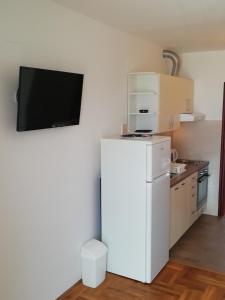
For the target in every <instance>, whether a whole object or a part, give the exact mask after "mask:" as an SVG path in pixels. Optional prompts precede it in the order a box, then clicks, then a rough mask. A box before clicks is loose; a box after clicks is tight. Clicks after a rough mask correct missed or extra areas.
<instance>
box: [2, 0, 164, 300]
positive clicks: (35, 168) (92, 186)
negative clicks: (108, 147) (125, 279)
mask: <svg viewBox="0 0 225 300" xmlns="http://www.w3.org/2000/svg"><path fill="white" fill-rule="evenodd" d="M0 24H1V26H0V53H1V55H0V66H1V67H0V137H1V146H0V233H1V234H0V240H1V246H0V266H1V268H0V275H1V277H0V299H4V300H13V299H18V300H31V299H32V300H51V299H55V298H56V297H57V296H59V295H60V294H61V293H62V292H64V291H65V290H66V289H67V288H69V287H70V286H71V285H73V284H74V283H75V282H76V281H77V280H79V279H80V275H81V274H80V261H79V250H80V246H81V244H82V243H83V242H84V241H86V240H87V239H89V238H92V237H95V236H96V237H98V236H99V232H100V224H99V176H100V151H99V150H100V148H99V141H100V138H101V137H103V136H105V135H108V134H118V133H119V132H120V125H121V123H123V122H125V121H126V118H125V116H126V75H127V72H128V71H138V70H144V71H145V70H151V71H161V72H163V71H164V62H163V61H162V59H161V49H160V48H159V47H157V46H154V45H152V44H150V43H147V42H144V41H143V40H139V39H136V38H134V37H133V36H131V35H128V34H125V33H122V32H119V31H117V30H114V29H113V28H111V27H107V26H104V25H101V24H100V23H98V22H96V21H94V20H91V19H88V18H87V17H84V16H82V15H79V14H75V13H73V12H72V11H70V10H68V9H66V8H64V7H62V6H60V5H58V4H56V3H54V2H52V1H46V0H45V1H44V0H39V1H35V0H21V1H13V0H4V1H1V9H0ZM19 65H27V66H36V67H43V68H50V69H57V70H66V71H69V72H80V73H84V74H85V81H84V91H83V100H82V111H81V120H80V125H79V126H72V127H64V128H56V129H47V130H37V131H30V132H21V133H18V132H16V104H15V103H14V92H15V90H16V88H17V84H18V67H19Z"/></svg>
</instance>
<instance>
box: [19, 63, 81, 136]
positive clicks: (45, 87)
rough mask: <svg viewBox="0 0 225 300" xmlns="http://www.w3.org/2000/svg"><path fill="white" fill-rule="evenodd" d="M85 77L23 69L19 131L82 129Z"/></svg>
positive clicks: (20, 72) (20, 79)
mask: <svg viewBox="0 0 225 300" xmlns="http://www.w3.org/2000/svg"><path fill="white" fill-rule="evenodd" d="M83 77H84V75H83V74H75V73H68V72H61V71H53V70H45V69H38V68H30V67H20V71H19V88H18V91H17V101H18V113H17V131H25V130H34V129H44V128H52V127H62V126H69V125H78V124H79V121H80V108H81V98H82V89H83Z"/></svg>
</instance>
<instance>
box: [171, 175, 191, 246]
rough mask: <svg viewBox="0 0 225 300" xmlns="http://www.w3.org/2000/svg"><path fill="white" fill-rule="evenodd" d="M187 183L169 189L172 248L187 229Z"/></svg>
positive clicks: (183, 182)
mask: <svg viewBox="0 0 225 300" xmlns="http://www.w3.org/2000/svg"><path fill="white" fill-rule="evenodd" d="M186 190H187V183H186V180H183V181H182V182H181V183H179V184H177V185H175V186H174V187H173V188H171V211H170V212H171V215H170V216H171V218H170V220H171V222H170V247H172V246H173V245H174V244H175V243H176V242H177V241H178V240H179V238H180V237H181V236H182V235H183V234H184V232H185V231H186V230H187V228H188V212H187V191H186Z"/></svg>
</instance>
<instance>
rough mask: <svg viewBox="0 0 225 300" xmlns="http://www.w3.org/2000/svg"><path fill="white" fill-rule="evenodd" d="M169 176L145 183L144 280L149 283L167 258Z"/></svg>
mask: <svg viewBox="0 0 225 300" xmlns="http://www.w3.org/2000/svg"><path fill="white" fill-rule="evenodd" d="M169 228H170V177H169V174H165V175H163V176H160V177H159V178H157V179H156V180H154V181H153V182H152V183H147V231H146V232H147V233H146V245H147V247H146V282H148V283H150V282H151V281H152V280H153V279H154V278H155V276H156V275H157V274H158V273H159V272H160V271H161V269H162V268H163V267H164V266H165V264H166V263H167V262H168V260H169V236H170V230H169Z"/></svg>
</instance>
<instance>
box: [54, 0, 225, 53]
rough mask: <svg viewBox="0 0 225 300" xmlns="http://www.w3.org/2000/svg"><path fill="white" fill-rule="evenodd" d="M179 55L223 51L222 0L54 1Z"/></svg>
mask: <svg viewBox="0 0 225 300" xmlns="http://www.w3.org/2000/svg"><path fill="white" fill-rule="evenodd" d="M55 1H56V2H57V3H59V4H61V5H64V6H66V7H69V8H71V9H73V10H75V11H77V12H80V13H82V14H85V15H87V16H89V17H91V18H94V19H96V20H99V21H101V22H103V23H106V24H109V25H112V26H114V27H116V28H118V29H120V30H123V31H127V32H130V33H133V34H136V35H138V36H141V37H144V38H146V39H148V40H150V41H151V42H156V43H158V44H159V45H162V46H163V47H165V48H169V49H176V50H177V51H180V52H188V51H201V50H202V51H206V50H220V49H225V0H55Z"/></svg>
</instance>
